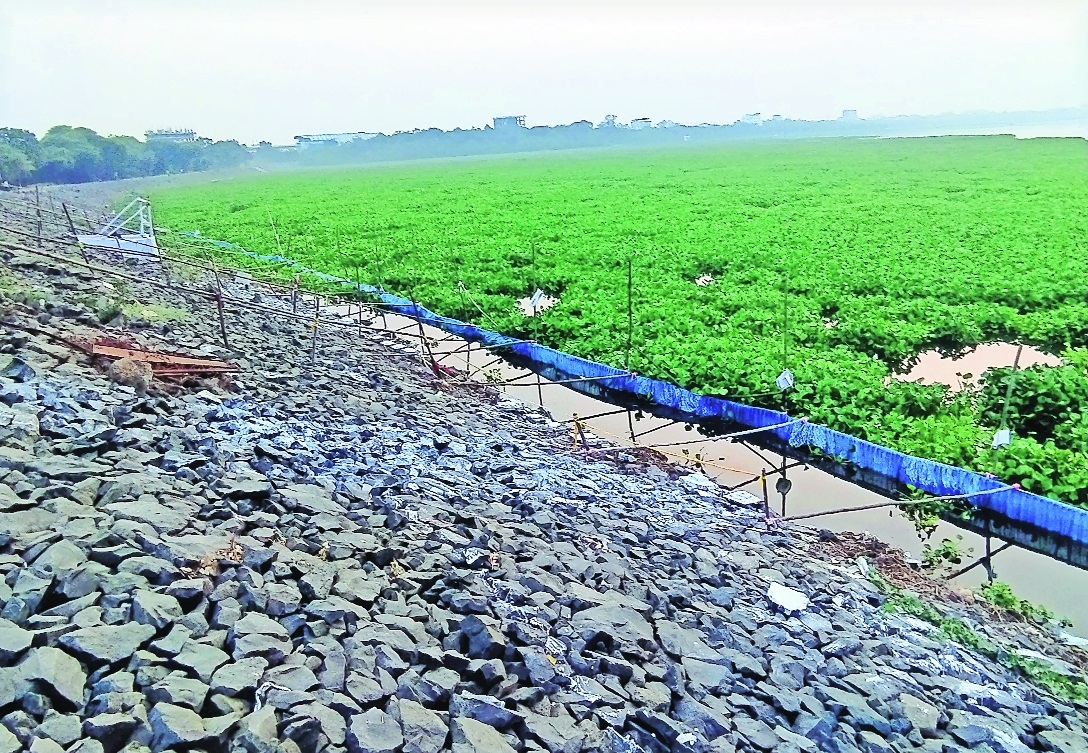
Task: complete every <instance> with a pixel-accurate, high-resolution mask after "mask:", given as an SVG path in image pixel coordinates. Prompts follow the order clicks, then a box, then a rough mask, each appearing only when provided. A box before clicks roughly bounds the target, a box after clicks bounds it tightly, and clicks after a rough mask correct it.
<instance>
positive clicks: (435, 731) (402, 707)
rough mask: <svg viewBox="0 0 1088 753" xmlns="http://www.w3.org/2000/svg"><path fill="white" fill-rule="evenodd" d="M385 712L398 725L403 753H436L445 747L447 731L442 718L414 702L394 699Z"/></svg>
mask: <svg viewBox="0 0 1088 753" xmlns="http://www.w3.org/2000/svg"><path fill="white" fill-rule="evenodd" d="M386 711H387V712H388V713H389V715H390V716H392V717H393V718H394V719H396V720H397V722H399V723H400V726H401V731H402V733H403V735H404V747H403V748H402V751H403V753H438V751H440V750H442V748H443V747H444V746H445V744H446V737H447V736H448V734H449V730H448V729H447V727H446V723H445V722H443V721H442V717H440V716H439V715H438V714H436V713H434V712H433V711H431V710H430V709H427V708H424V707H423V706H422V705H420V704H419V703H416V702H415V701H409V700H405V699H394V700H392V701H390V702H389V705H388V706H387V707H386Z"/></svg>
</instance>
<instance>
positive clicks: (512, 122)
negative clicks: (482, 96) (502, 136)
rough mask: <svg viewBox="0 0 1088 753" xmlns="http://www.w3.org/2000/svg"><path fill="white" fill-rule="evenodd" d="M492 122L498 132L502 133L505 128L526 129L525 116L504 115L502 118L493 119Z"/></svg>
mask: <svg viewBox="0 0 1088 753" xmlns="http://www.w3.org/2000/svg"><path fill="white" fill-rule="evenodd" d="M491 122H492V123H493V124H494V126H495V130H496V131H501V130H503V129H504V128H524V127H525V116H524V115H504V116H502V117H501V118H492V119H491Z"/></svg>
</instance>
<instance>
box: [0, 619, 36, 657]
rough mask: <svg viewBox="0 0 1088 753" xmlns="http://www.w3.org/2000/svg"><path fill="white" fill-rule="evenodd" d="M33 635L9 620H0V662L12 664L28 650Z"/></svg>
mask: <svg viewBox="0 0 1088 753" xmlns="http://www.w3.org/2000/svg"><path fill="white" fill-rule="evenodd" d="M33 640H34V635H33V633H31V632H30V631H29V630H23V629H22V628H21V627H19V626H18V625H16V624H15V623H14V622H11V621H10V620H4V619H0V662H3V663H4V664H12V663H14V661H15V658H16V657H18V656H19V655H20V654H22V653H23V652H24V651H26V650H27V649H28V648H30V644H31V643H32V642H33Z"/></svg>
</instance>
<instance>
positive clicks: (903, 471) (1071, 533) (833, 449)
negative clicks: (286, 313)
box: [212, 241, 1088, 544]
mask: <svg viewBox="0 0 1088 753" xmlns="http://www.w3.org/2000/svg"><path fill="white" fill-rule="evenodd" d="M212 243H214V244H215V245H217V246H220V247H222V248H231V249H233V250H236V251H241V252H242V253H244V254H246V255H247V256H250V257H252V258H255V259H259V260H261V261H272V262H280V263H284V264H287V265H290V266H292V267H294V268H295V269H298V270H300V271H304V272H306V273H307V274H310V275H314V276H316V277H318V278H320V279H323V280H328V281H330V282H338V283H343V284H346V285H350V286H351V287H352V288H355V287H358V288H359V289H361V290H363V291H364V292H367V293H372V294H374V295H376V296H377V297H379V298H380V299H381V300H382V301H383V302H384V303H387V304H389V305H391V306H393V307H395V308H396V309H397V312H398V313H400V314H402V315H404V316H408V317H411V318H413V319H418V320H419V321H421V322H423V323H425V324H429V325H431V326H433V327H437V328H438V329H441V330H443V331H446V332H449V333H451V334H454V335H457V336H459V337H462V338H464V339H466V340H471V341H473V342H478V343H481V344H483V345H485V346H490V347H502V348H503V349H504V350H509V351H513V352H514V353H516V354H517V355H518V356H520V357H521V358H522V359H525V360H527V361H529V362H532V363H534V364H539V365H541V366H550V367H552V368H554V369H556V370H558V371H561V372H563V373H564V374H569V375H570V376H572V377H575V378H585V377H591V378H594V379H595V380H596V381H598V382H600V383H601V385H602V386H603V387H607V388H608V389H609V390H612V391H616V392H620V393H625V394H628V395H631V396H632V397H633V398H636V399H638V400H641V401H644V402H648V403H652V404H656V405H660V406H665V407H668V408H670V409H672V410H675V411H678V412H680V413H683V414H686V415H688V416H691V417H692V420H695V421H697V420H699V419H720V420H724V421H727V422H730V423H735V424H740V425H742V426H746V427H751V428H762V427H765V426H775V425H776V424H789V425H788V426H783V427H781V428H777V429H768V430H767V433H768V434H774V435H775V436H776V437H778V438H779V439H781V440H783V441H785V442H787V443H788V444H789V445H790V446H791V447H808V448H814V449H817V450H820V451H821V452H824V453H826V454H827V455H830V456H831V457H833V458H835V459H836V460H839V461H844V462H849V463H852V464H854V465H855V466H857V467H859V468H862V469H865V470H868V471H873V472H875V473H879V474H880V475H882V476H885V477H887V478H891V479H895V480H896V481H899V482H900V483H903V484H909V485H910V486H913V487H915V488H916V489H921V490H923V491H926V492H929V493H930V494H934V495H937V496H948V495H957V496H963V497H966V498H967V499H968V501H970V502H971V504H973V505H975V506H976V507H980V508H984V509H988V510H993V511H994V512H996V513H999V514H1001V515H1004V516H1006V517H1008V518H1010V519H1012V520H1015V521H1019V522H1021V523H1027V524H1029V525H1033V526H1036V527H1038V528H1041V529H1043V530H1045V531H1048V532H1051V533H1054V534H1058V535H1060V536H1066V537H1068V538H1070V539H1072V540H1073V541H1076V542H1079V543H1081V544H1088V510H1084V509H1083V508H1080V507H1075V506H1073V505H1069V504H1065V503H1064V502H1058V501H1057V500H1053V499H1049V498H1048V497H1042V496H1039V495H1038V494H1032V493H1030V492H1026V491H1023V490H1022V489H1008V490H1005V491H1001V492H996V493H992V494H985V495H983V496H980V497H977V498H974V499H972V498H971V495H973V494H977V493H978V492H984V491H987V490H991V489H997V488H1000V487H1002V486H1006V484H1004V483H1002V482H1001V481H999V480H997V479H995V478H993V477H991V476H985V475H982V474H980V473H975V472H974V471H968V470H965V469H963V468H956V467H954V466H950V465H945V464H944V463H938V462H936V461H933V460H926V459H924V458H917V457H914V456H912V455H904V454H903V453H901V452H897V451H895V450H892V449H889V448H887V447H882V446H881V445H878V444H874V443H872V442H867V441H865V440H864V439H858V438H857V437H852V436H850V435H849V434H843V433H842V432H839V431H835V430H834V429H830V428H828V427H826V426H821V425H820V424H814V423H809V422H804V421H799V422H793V419H792V418H791V417H790V416H789V415H787V414H785V413H782V412H780V411H775V410H770V409H767V408H757V407H754V406H751V405H744V404H742V403H735V402H733V401H731V400H726V399H723V398H718V397H709V396H706V395H699V394H696V393H694V392H691V391H690V390H686V389H684V388H682V387H678V386H676V385H675V384H669V383H668V382H661V381H658V380H656V379H650V378H648V377H643V376H636V375H632V374H629V373H628V372H626V371H622V370H620V369H616V368H613V367H611V366H606V365H605V364H602V363H597V362H596V361H589V360H586V359H584V358H579V357H578V356H572V355H570V354H568V353H563V352H561V351H558V350H554V349H553V348H548V347H545V346H543V345H538V344H536V343H528V342H522V341H519V340H515V339H514V338H511V337H507V336H506V335H502V334H499V333H498V332H492V331H490V330H486V329H482V328H480V327H476V326H474V325H472V324H466V323H465V322H461V321H458V320H457V319H450V318H448V317H445V316H440V315H438V314H435V313H434V312H432V311H428V310H427V309H425V308H423V307H422V306H419V305H416V304H413V303H412V302H411V301H409V300H408V299H406V298H401V297H399V296H396V295H393V294H391V293H386V292H385V291H383V290H381V289H379V288H376V287H373V286H371V285H359V286H356V283H354V282H352V281H351V280H347V279H344V278H342V277H337V276H335V275H330V274H326V273H324V272H318V271H316V270H312V269H309V268H308V267H305V266H303V265H301V264H299V263H298V262H296V261H293V260H291V259H287V258H285V257H282V256H278V255H266V254H255V253H253V252H251V251H246V250H245V249H243V248H241V247H240V246H237V245H235V244H232V243H226V242H223V241H212ZM609 377H610V378H609ZM790 422H793V423H790Z"/></svg>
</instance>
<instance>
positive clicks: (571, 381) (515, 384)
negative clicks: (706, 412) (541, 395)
mask: <svg viewBox="0 0 1088 753" xmlns="http://www.w3.org/2000/svg"><path fill="white" fill-rule="evenodd" d="M535 373H536V372H535V371H530V372H529V373H527V374H522V375H521V376H519V377H515V379H525V378H527V377H530V376H532V375H533V374H535ZM626 376H632V375H631V374H610V375H609V376H595V377H578V378H576V379H557V380H555V381H547V382H543V384H545V385H552V384H575V383H577V382H595V381H600V380H602V379H617V378H619V377H626ZM491 386H492V387H532V386H534V385H531V384H522V383H520V382H493V383H491Z"/></svg>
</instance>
